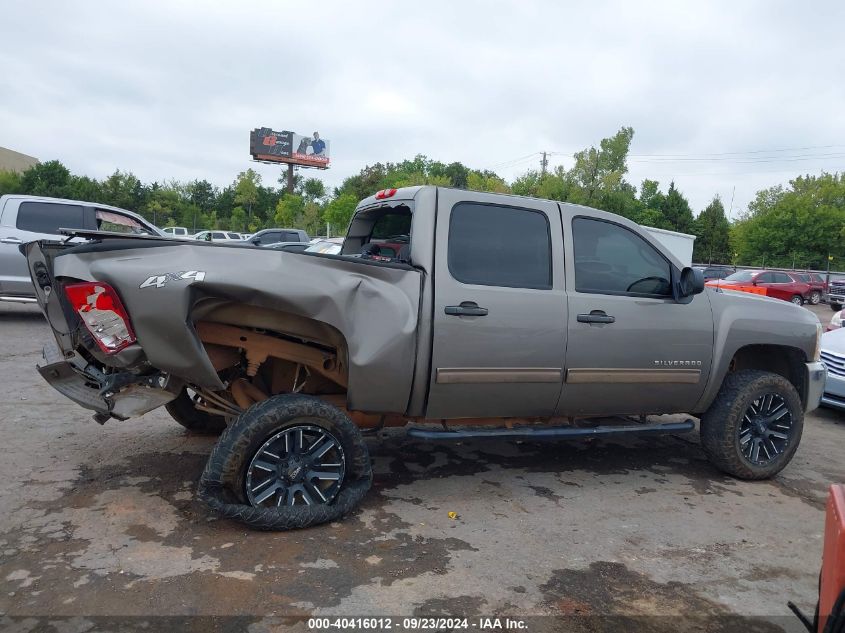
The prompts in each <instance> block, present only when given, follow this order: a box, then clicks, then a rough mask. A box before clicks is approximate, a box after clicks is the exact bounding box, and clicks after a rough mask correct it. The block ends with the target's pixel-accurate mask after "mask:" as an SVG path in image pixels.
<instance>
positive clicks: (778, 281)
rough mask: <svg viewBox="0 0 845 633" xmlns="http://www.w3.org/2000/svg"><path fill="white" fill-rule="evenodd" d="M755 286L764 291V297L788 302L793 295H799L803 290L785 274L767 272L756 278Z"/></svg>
mask: <svg viewBox="0 0 845 633" xmlns="http://www.w3.org/2000/svg"><path fill="white" fill-rule="evenodd" d="M756 281H757V285H758V286H762V287H764V288H765V289H766V295H768V296H769V297H776V298H778V299H783V300H784V301H789V300H790V299H792V297H793V295H796V294H798V295H801V294H802V293H803V289H802V288H801V287H800V286H799V285H798V284H796V283H795V281H793V279H792V277H790V276H789V275H787V274H786V273H781V272H777V271H769V272H765V273H761V274H760V275H758V276H757V279H756Z"/></svg>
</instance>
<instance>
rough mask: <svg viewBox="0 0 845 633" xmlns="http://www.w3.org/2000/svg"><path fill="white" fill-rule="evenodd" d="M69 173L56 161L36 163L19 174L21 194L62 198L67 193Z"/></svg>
mask: <svg viewBox="0 0 845 633" xmlns="http://www.w3.org/2000/svg"><path fill="white" fill-rule="evenodd" d="M69 182H70V171H68V168H67V167H65V166H64V165H62V164H61V163H60V162H59V161H57V160H50V161H47V162H46V163H38V164H37V165H33V166H32V167H30V168H29V169H27V170H26V171H24V172H23V174H21V187H22V188H23V192H22V193H26V194H30V195H34V196H52V197H55V198H64V197H65V195H66V194H67V193H68V191H67V186H68V183H69Z"/></svg>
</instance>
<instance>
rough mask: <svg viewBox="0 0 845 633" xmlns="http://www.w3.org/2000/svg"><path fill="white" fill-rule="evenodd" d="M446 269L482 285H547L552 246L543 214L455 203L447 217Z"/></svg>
mask: <svg viewBox="0 0 845 633" xmlns="http://www.w3.org/2000/svg"><path fill="white" fill-rule="evenodd" d="M447 257H448V264H449V271H450V272H451V274H452V277H454V278H455V279H456V280H457V281H460V282H461V283H465V284H478V285H482V286H503V287H506V288H536V289H550V288H551V287H552V248H551V236H550V230H549V221H548V219H547V218H546V215H545V214H544V213H541V212H539V211H534V210H532V209H523V208H519V207H508V206H498V205H489V204H479V203H475V202H461V203H458V204H456V205H455V206H454V207H453V209H452V214H451V218H450V220H449V246H448V255H447Z"/></svg>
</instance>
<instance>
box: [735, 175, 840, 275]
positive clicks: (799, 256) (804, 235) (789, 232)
mask: <svg viewBox="0 0 845 633" xmlns="http://www.w3.org/2000/svg"><path fill="white" fill-rule="evenodd" d="M731 245H732V248H733V250H734V251H735V252H737V253H738V254H739V256H738V262H739V263H740V264H748V265H754V266H759V265H762V263H763V260H764V258H765V264H766V265H767V266H781V267H792V266H793V264H794V265H795V266H796V267H800V268H820V269H823V268H824V267H826V265H827V257H828V255H832V256H833V257H834V261H839V262H841V261H842V258H843V256H845V175H843V174H828V173H822V174H821V175H820V176H800V177H798V178H795V179H794V180H791V181H790V182H789V187H788V188H784V187H781V186H778V187H772V188H770V189H765V190H763V191H760V192H758V194H757V196H756V198H755V199H754V201H753V202H752V203H751V204H749V207H748V212H747V213H746V214H744V215H743V216H742V217H741V218H740V219H739V221H737V222H735V223H734V225H733V227H732V230H731Z"/></svg>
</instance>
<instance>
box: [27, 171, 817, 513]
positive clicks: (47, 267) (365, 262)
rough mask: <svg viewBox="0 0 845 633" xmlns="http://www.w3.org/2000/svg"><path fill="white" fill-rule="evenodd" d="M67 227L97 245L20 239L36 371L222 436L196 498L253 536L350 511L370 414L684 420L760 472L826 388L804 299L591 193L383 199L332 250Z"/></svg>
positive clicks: (559, 429)
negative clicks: (781, 292)
mask: <svg viewBox="0 0 845 633" xmlns="http://www.w3.org/2000/svg"><path fill="white" fill-rule="evenodd" d="M69 234H72V235H75V236H77V237H86V238H88V239H89V240H90V241H89V242H87V243H85V244H81V245H80V244H78V243H76V244H71V243H63V242H55V241H38V242H32V243H29V244H26V245H24V246H23V247H22V250H23V252H24V253H25V255H26V257H27V260H28V262H29V267H30V273H31V276H32V279H33V282H34V283H35V286H36V290H37V294H38V301H39V303H40V305H41V307H42V309H43V311H44V313H45V315H46V317H47V319H48V321H49V323H50V325H51V327H52V329H53V331H54V334H55V339H56V340H55V343H52V342H51V343H50V344H48V345H47V347H46V348H45V351H44V358H45V363H44V364H43V365H42V366H40V367H39V371H40V373H41V374H42V376H43V377H44V378H45V379H46V380H47V382H49V383H50V384H51V385H52V386H53V387H55V388H56V389H57V390H58V391H60V392H61V393H63V394H64V395H65V396H67V397H68V398H70V399H71V400H73V401H75V402H76V403H78V404H80V405H82V406H83V407H87V408H89V409H92V410H94V411H95V412H96V413H95V416H94V417H95V419H96V420H97V421H98V422H101V423H103V422H105V421H107V420H109V419H112V418H117V419H119V420H124V419H126V418H130V417H135V416H140V415H143V414H144V413H146V412H148V411H150V410H152V409H154V408H156V407H159V406H165V407H166V408H167V411H168V412H169V413H170V415H171V416H172V417H173V418H174V419H175V420H176V421H177V422H178V423H179V424H181V425H183V426H184V427H186V428H187V429H189V430H191V431H196V432H203V433H222V435H221V437H220V439H219V441H218V443H217V444H216V445H215V447H214V449H213V451H212V454H211V456H210V458H209V460H208V464H207V465H206V468H205V471H204V473H203V475H202V477H201V480H200V486H199V496H200V497H201V498H202V499H204V500H205V501H207V502H208V503H209V504H210V505H211V507H212V508H214V509H215V510H217V511H218V512H220V513H221V514H223V515H224V516H227V517H232V518H237V519H240V520H242V521H244V522H246V523H248V524H249V525H252V526H254V527H258V528H264V529H286V528H293V527H305V526H307V525H312V524H316V523H320V522H323V521H327V520H333V519H335V518H338V517H340V516H342V515H343V514H344V513H346V512H348V511H349V510H350V509H351V508H352V507H354V506H355V504H356V503H358V502H359V501H360V500H361V498H362V497H363V496H364V495H365V494H366V492H367V490H368V489H369V487H370V484H371V480H372V470H371V464H370V457H369V454H368V450H367V445H366V443H365V441H364V435H365V434H366V432H367V431H368V430H377V429H380V428H382V427H384V426H406V425H407V426H408V427H409V428H408V433H410V434H411V435H413V436H416V437H419V438H422V439H426V438H427V439H438V440H444V439H456V438H460V439H465V438H473V437H500V438H501V437H504V438H522V439H529V440H533V439H549V438H570V437H578V436H598V435H611V434H622V433H660V432H684V431H690V430H693V429H694V427H695V422H694V421H693V420H692V419H687V420H686V421H684V422H671V423H666V422H663V423H661V422H659V421H657V422H655V421H650V422H649V421H648V420H647V418H646V416H647V415H649V414H666V413H686V414H692V415H694V416H698V417H700V419H701V422H700V434H701V443H702V447H703V449H704V451H705V453H706V454H707V456H708V457H709V459H710V460H711V462H712V463H713V464H714V465H715V466H716V468H718V469H720V470H721V471H724V472H726V473H729V474H731V475H733V476H735V477H739V478H743V479H762V478H766V477H771V476H772V475H774V474H775V473H777V472H779V471H780V470H781V469H782V468H784V467H785V466H786V465H787V464H788V463H789V461H790V459H791V458H792V456H793V454H794V453H795V451H796V449H797V448H798V443H799V441H800V439H801V432H802V428H803V420H804V413H805V412H806V411H809V410H812V409H814V408H815V407H816V406H817V405H818V403H819V399H820V396H821V393H822V390H823V385H824V380H825V369H824V367H823V365H822V364H821V363H819V337H820V334H821V327H820V325H819V323H818V321H817V320H816V318H815V317H814V316H813V315H812V314H811V313H810V312H808V311H806V310H804V309H803V308H801V307H798V306H794V305H791V304H788V303H784V302H780V301H775V300H772V299H767V298H764V297H757V296H750V295H747V294H738V293H732V292H717V291H715V290H711V289H706V290H705V288H704V281H703V278H702V275H701V272H700V271H696V270H694V269H692V268H690V267H685V266H683V264H682V263H681V262H680V261H678V260H677V259H676V258H675V257H674V256H673V255H672V254H671V253H670V252H668V251H667V250H666V249H665V248H664V247H662V246H661V245H660V243H659V242H657V241H655V238H653V237H652V236H651V235H650V234H649V233H648V232H647V231H645V230H644V229H643V228H641V227H639V226H638V225H636V224H634V223H632V222H630V221H629V220H626V219H624V218H622V217H619V216H617V215H613V214H611V213H606V212H602V211H597V210H594V209H590V208H586V207H582V206H576V205H572V204H566V203H558V202H554V201H549V200H538V199H531V198H523V197H517V196H509V195H500V194H489V193H478V192H471V191H463V190H454V189H446V188H441V187H410V188H403V189H399V190H396V189H389V190H385V191H380V192H379V193H377V194H376V195H374V196H372V197H370V198H367V199H366V200H363V201H362V202H361V203H360V204H359V205H358V207H357V209H356V212H355V215H354V217H353V219H352V221H351V223H350V226H349V229H348V233H347V236H346V239H345V241H344V243H343V248H342V251H341V253H340V254H339V255H327V254H321V253H306V252H284V251H275V250H267V249H258V248H252V247H249V246H246V247H245V246H241V245H227V244H214V243H200V242H187V241H179V240H169V239H166V238H159V237H132V238H127V237H126V236H125V235H110V234H105V233H98V232H91V233H84V232H79V231H77V232H69ZM614 415H617V416H618V415H624V416H633V417H629V418H627V419H625V421H623V422H622V423H621V424H618V423H608V422H607V421H606V419H607V418H608V416H614ZM588 418H594V419H599V420H602V419H604V420H605V421H602V422H599V423H596V422H595V421H592V422H591V421H589V420H586V419H588ZM585 420H586V421H585Z"/></svg>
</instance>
